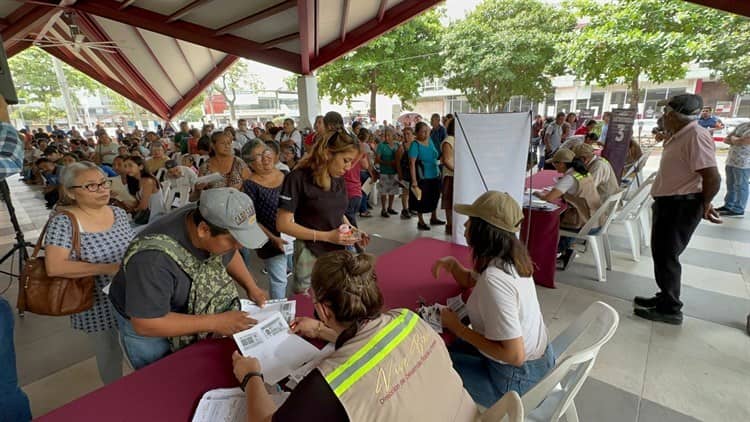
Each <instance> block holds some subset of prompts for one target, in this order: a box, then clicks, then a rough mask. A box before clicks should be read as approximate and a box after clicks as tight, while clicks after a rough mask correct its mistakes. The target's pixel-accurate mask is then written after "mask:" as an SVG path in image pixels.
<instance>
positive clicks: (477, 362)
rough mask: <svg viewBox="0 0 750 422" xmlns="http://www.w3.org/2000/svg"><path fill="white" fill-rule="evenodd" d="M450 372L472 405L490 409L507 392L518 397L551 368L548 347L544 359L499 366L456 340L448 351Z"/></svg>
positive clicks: (551, 352) (551, 354)
mask: <svg viewBox="0 0 750 422" xmlns="http://www.w3.org/2000/svg"><path fill="white" fill-rule="evenodd" d="M448 351H449V352H450V355H451V360H453V368H454V369H455V370H456V372H458V375H459V376H461V380H462V381H463V383H464V388H466V391H468V392H469V394H470V395H471V398H473V399H474V401H475V402H477V403H479V404H480V405H482V406H484V407H487V408H489V407H491V406H492V405H493V404H495V402H496V401H498V400H500V398H501V397H502V396H503V395H504V394H505V393H507V392H508V391H515V392H517V393H518V395H520V396H522V395H524V393H526V392H527V391H529V390H530V389H531V387H533V386H534V385H536V384H537V383H538V382H539V381H540V380H541V379H542V378H544V376H545V375H547V373H548V372H549V371H550V370H552V368H554V367H555V353H554V352H553V350H552V345H548V346H547V350H545V351H544V356H542V357H541V358H539V359H536V360H530V361H526V362H525V363H524V364H523V365H522V366H520V367H516V366H513V365H507V364H502V363H499V362H496V361H494V360H491V359H488V358H487V357H485V356H484V355H483V354H481V353H479V351H478V350H477V349H476V348H475V347H474V346H472V345H470V344H469V343H467V342H465V341H462V340H457V341H455V342H454V343H453V344H451V345H450V347H448Z"/></svg>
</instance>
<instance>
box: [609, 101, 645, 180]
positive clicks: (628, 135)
mask: <svg viewBox="0 0 750 422" xmlns="http://www.w3.org/2000/svg"><path fill="white" fill-rule="evenodd" d="M636 112H637V110H636V109H628V108H616V109H614V110H612V116H611V117H610V120H609V126H608V128H607V141H606V143H605V144H604V150H603V151H602V157H604V158H606V159H607V161H609V163H610V164H611V165H612V168H613V169H614V171H615V175H617V180H618V181H619V180H620V179H621V178H622V169H623V168H624V167H625V161H626V160H627V158H628V150H629V149H630V141H631V140H632V139H633V123H634V122H635V114H636Z"/></svg>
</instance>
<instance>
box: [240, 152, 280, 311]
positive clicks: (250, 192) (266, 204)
mask: <svg viewBox="0 0 750 422" xmlns="http://www.w3.org/2000/svg"><path fill="white" fill-rule="evenodd" d="M242 159H243V160H245V162H246V163H247V164H248V165H249V166H250V168H251V169H252V173H251V174H250V178H249V179H247V180H245V182H244V183H243V185H242V191H243V192H245V193H246V194H247V196H249V197H250V199H252V200H253V206H254V207H255V213H256V215H257V218H258V225H259V226H260V228H261V230H263V233H265V234H266V236H268V242H267V243H266V244H265V245H263V247H261V248H260V249H256V250H255V253H256V254H258V258H260V259H262V260H263V263H264V264H265V267H266V270H267V271H268V278H269V279H270V289H269V290H270V294H271V299H283V298H285V297H286V285H287V258H286V255H285V246H284V245H285V244H286V241H285V240H284V239H282V238H281V233H279V231H278V230H277V229H276V215H277V213H278V209H279V194H280V193H281V187H282V186H283V184H284V173H282V172H281V171H280V170H279V169H277V168H276V167H275V166H274V154H273V152H272V151H271V149H270V148H269V147H268V146H267V145H266V144H265V143H264V142H263V141H261V140H260V139H257V138H256V139H253V140H251V141H249V142H248V143H246V144H245V146H243V147H242Z"/></svg>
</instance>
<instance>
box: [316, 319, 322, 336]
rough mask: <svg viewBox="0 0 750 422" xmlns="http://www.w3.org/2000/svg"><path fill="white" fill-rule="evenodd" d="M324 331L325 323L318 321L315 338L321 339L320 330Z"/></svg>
mask: <svg viewBox="0 0 750 422" xmlns="http://www.w3.org/2000/svg"><path fill="white" fill-rule="evenodd" d="M321 329H323V323H322V322H320V320H318V326H317V327H315V338H320V330H321Z"/></svg>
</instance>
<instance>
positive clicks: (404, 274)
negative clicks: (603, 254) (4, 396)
mask: <svg viewBox="0 0 750 422" xmlns="http://www.w3.org/2000/svg"><path fill="white" fill-rule="evenodd" d="M446 255H453V256H455V257H456V258H458V259H459V260H460V261H461V262H463V263H464V265H469V263H470V261H471V259H470V252H469V249H468V248H466V247H464V246H460V245H455V244H452V243H448V242H443V241H440V240H435V239H418V240H415V241H413V242H411V243H409V244H407V245H404V246H402V247H400V248H397V249H395V250H393V251H391V252H389V253H387V254H384V255H383V256H381V257H380V258H379V260H378V263H377V274H378V284H379V285H380V288H381V290H382V291H383V296H384V299H385V304H386V307H387V308H404V307H406V308H410V309H416V307H417V301H418V300H419V299H420V298H423V299H424V300H425V302H427V303H433V302H436V301H441V302H443V303H445V299H446V298H448V297H451V296H455V295H457V294H458V293H460V292H461V290H460V289H459V288H458V286H457V285H456V283H455V282H454V281H453V280H452V279H450V278H449V276H447V275H445V274H443V275H442V276H441V277H440V278H439V279H438V280H435V279H434V278H433V277H432V274H431V272H430V270H431V268H432V264H433V262H434V261H435V260H436V259H437V258H440V257H443V256H446ZM295 298H296V299H297V313H298V314H299V315H306V316H311V315H312V313H313V311H312V308H313V307H312V302H311V301H310V299H309V298H307V297H305V296H304V295H297V296H296V297H295ZM234 350H236V346H235V344H234V341H233V340H232V339H220V340H205V341H202V342H199V343H197V344H195V345H192V346H190V347H187V348H185V349H183V350H181V351H179V352H177V353H175V354H173V355H171V356H168V357H166V358H164V359H162V360H160V361H158V362H155V363H153V364H151V365H149V366H148V367H146V368H143V369H141V370H139V371H136V372H134V373H133V374H131V375H128V376H127V377H124V378H122V379H120V380H119V381H117V382H115V383H113V384H110V385H108V386H106V387H102V388H100V389H98V390H96V391H94V392H92V393H90V394H88V395H86V396H84V397H81V398H80V399H78V400H75V401H73V402H71V403H69V404H67V405H65V406H63V407H61V408H59V409H57V410H54V411H52V412H50V413H48V414H47V415H45V416H42V417H40V418H38V419H37V420H39V421H45V422H48V421H65V422H69V421H76V422H88V421H91V422H94V421H96V422H99V421H108V422H120V421H123V422H124V421H137V422H143V421H160V422H169V421H180V422H186V421H189V420H190V419H191V418H192V415H193V412H194V411H195V408H196V406H197V405H198V402H199V401H200V398H201V396H202V395H203V394H204V393H205V392H206V391H208V390H212V389H214V388H226V387H236V386H237V385H238V383H237V381H236V380H235V378H234V375H232V364H231V357H230V356H231V354H232V352H233V351H234Z"/></svg>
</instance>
